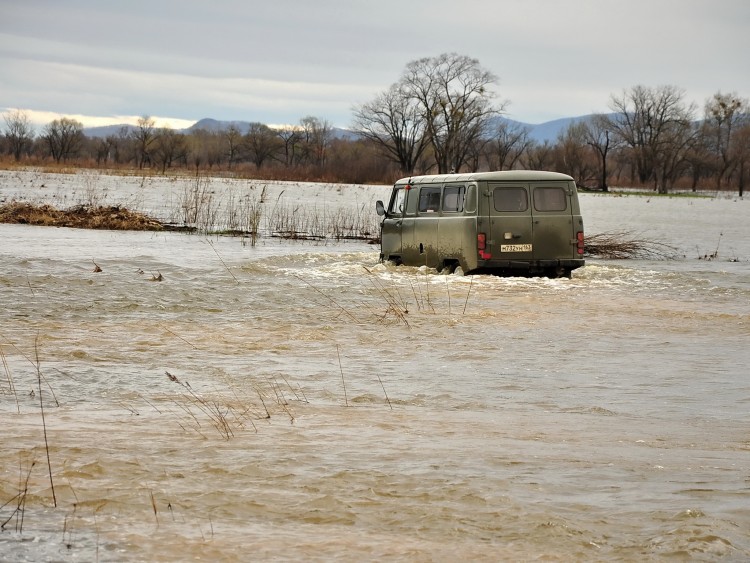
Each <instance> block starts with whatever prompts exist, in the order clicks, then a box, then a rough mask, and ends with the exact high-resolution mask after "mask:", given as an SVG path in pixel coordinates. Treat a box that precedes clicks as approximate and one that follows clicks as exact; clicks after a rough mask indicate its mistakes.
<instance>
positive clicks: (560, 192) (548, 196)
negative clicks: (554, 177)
mask: <svg viewBox="0 0 750 563" xmlns="http://www.w3.org/2000/svg"><path fill="white" fill-rule="evenodd" d="M567 203H568V198H567V197H565V190H564V189H563V188H536V189H535V190H534V209H536V210H537V211H565V209H566V208H567Z"/></svg>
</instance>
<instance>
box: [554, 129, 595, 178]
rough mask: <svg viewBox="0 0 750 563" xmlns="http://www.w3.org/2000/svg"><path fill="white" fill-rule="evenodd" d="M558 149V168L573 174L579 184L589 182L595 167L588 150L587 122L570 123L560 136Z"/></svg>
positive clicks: (560, 170)
mask: <svg viewBox="0 0 750 563" xmlns="http://www.w3.org/2000/svg"><path fill="white" fill-rule="evenodd" d="M556 149H557V150H556V153H557V166H556V169H557V170H558V171H559V172H565V173H566V174H569V175H570V176H572V177H573V178H574V179H575V181H576V183H577V184H578V185H582V186H585V185H586V184H588V183H589V181H591V179H592V177H593V176H594V172H593V169H594V167H593V166H592V163H591V160H592V159H591V157H590V155H589V151H588V150H587V143H586V123H585V122H580V121H579V122H572V123H571V124H570V125H568V128H567V129H566V130H565V131H563V132H562V133H560V135H559V136H558V138H557V146H556Z"/></svg>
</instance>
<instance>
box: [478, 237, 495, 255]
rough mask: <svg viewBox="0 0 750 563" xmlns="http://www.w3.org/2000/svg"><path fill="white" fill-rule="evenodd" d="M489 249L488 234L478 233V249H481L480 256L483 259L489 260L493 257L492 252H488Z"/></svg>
mask: <svg viewBox="0 0 750 563" xmlns="http://www.w3.org/2000/svg"><path fill="white" fill-rule="evenodd" d="M486 249H487V235H486V234H484V233H477V250H478V251H479V257H480V258H481V259H482V260H489V259H490V258H492V254H491V253H489V252H486Z"/></svg>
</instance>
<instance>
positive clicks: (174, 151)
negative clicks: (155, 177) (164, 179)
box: [152, 127, 187, 174]
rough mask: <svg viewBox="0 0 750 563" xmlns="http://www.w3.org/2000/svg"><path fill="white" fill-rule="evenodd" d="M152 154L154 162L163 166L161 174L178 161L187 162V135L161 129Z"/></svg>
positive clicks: (155, 139)
mask: <svg viewBox="0 0 750 563" xmlns="http://www.w3.org/2000/svg"><path fill="white" fill-rule="evenodd" d="M152 154H153V158H154V161H155V162H156V163H157V164H160V165H161V173H162V174H164V173H165V172H166V170H167V168H171V167H172V163H173V162H174V161H176V160H187V142H186V141H185V135H183V134H182V133H178V132H177V131H175V130H174V129H170V128H169V127H163V128H161V129H159V131H158V133H157V134H156V135H155V137H154V143H153V149H152Z"/></svg>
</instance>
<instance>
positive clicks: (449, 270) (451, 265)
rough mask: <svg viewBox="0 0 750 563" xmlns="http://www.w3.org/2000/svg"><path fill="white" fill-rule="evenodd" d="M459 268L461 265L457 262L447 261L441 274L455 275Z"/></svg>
mask: <svg viewBox="0 0 750 563" xmlns="http://www.w3.org/2000/svg"><path fill="white" fill-rule="evenodd" d="M458 267H459V264H458V262H457V261H455V260H450V261H447V260H446V261H445V262H443V267H442V269H441V270H440V273H441V274H453V273H454V272H455V271H456V268H458Z"/></svg>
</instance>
